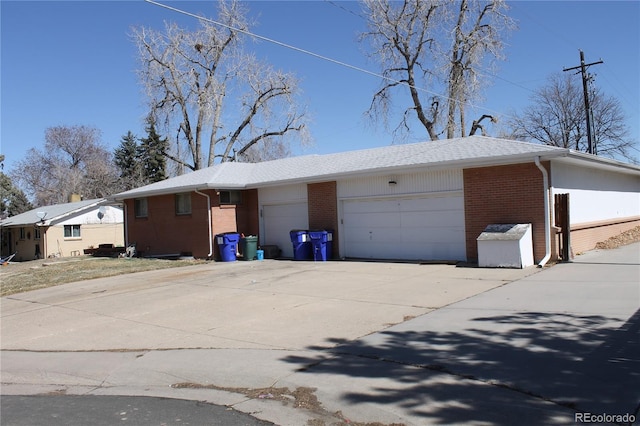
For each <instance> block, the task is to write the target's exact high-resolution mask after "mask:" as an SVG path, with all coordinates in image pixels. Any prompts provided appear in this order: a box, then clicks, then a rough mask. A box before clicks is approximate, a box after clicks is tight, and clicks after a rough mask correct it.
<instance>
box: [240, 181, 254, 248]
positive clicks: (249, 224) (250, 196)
mask: <svg viewBox="0 0 640 426" xmlns="http://www.w3.org/2000/svg"><path fill="white" fill-rule="evenodd" d="M236 223H237V224H238V232H240V233H242V234H244V235H256V236H257V235H258V234H259V224H258V190H257V189H249V190H246V191H242V204H240V205H238V206H236ZM259 243H260V242H259V241H258V244H259Z"/></svg>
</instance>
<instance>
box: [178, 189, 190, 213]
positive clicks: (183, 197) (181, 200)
mask: <svg viewBox="0 0 640 426" xmlns="http://www.w3.org/2000/svg"><path fill="white" fill-rule="evenodd" d="M176 214H177V215H183V214H191V193H190V192H185V193H182V194H176Z"/></svg>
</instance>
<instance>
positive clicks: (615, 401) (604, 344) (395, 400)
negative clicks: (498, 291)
mask: <svg viewBox="0 0 640 426" xmlns="http://www.w3.org/2000/svg"><path fill="white" fill-rule="evenodd" d="M434 314H437V313H434ZM444 315H446V313H444ZM446 320H447V318H446V317H444V318H439V321H437V323H436V322H434V323H431V322H430V314H427V315H425V316H422V317H419V318H416V319H414V320H411V321H408V322H405V323H403V324H400V325H398V326H395V327H392V328H390V329H388V330H386V331H383V332H380V333H376V334H373V335H370V336H366V337H364V338H362V339H359V340H355V341H344V340H341V339H329V342H328V343H331V344H333V345H334V347H333V348H332V349H329V350H327V349H326V345H323V346H314V347H309V348H308V349H309V350H312V351H314V352H315V353H316V355H312V356H309V357H299V356H289V357H287V358H285V360H286V361H287V362H290V363H294V364H297V365H299V368H298V371H301V372H305V373H308V374H315V375H325V374H326V375H344V376H347V377H350V378H359V379H366V380H364V381H359V380H354V381H353V385H354V386H358V384H362V383H366V384H367V386H365V387H362V388H360V389H351V388H349V389H348V390H345V391H344V393H343V394H342V396H341V397H342V398H343V400H344V401H345V402H347V403H372V404H390V405H397V406H400V407H403V409H405V410H408V412H409V413H410V414H411V415H412V416H415V417H418V418H421V419H424V422H425V423H428V424H452V423H464V422H470V421H481V422H486V423H488V424H515V423H518V424H551V423H557V422H558V418H557V415H558V413H562V414H563V415H564V419H561V422H566V423H573V422H574V413H582V412H589V413H594V414H603V413H607V414H626V413H629V414H635V415H636V417H637V416H638V413H637V410H638V402H639V401H640V387H639V386H638V383H640V338H639V335H638V334H639V331H640V310H639V311H637V312H636V313H635V314H634V315H633V316H632V317H630V318H629V319H628V320H627V321H626V322H624V323H623V321H621V320H620V319H619V318H618V319H616V318H608V317H605V316H600V315H581V314H575V313H545V312H519V313H513V314H505V315H496V316H481V317H475V318H472V319H469V320H465V321H464V324H459V323H458V324H456V326H455V329H456V330H458V331H445V330H448V329H451V327H446V326H445V325H443V324H447V323H446ZM438 324H440V325H438ZM438 328H441V329H438ZM442 328H444V329H442ZM525 413H528V414H526V415H529V416H530V418H522V417H518V416H523V415H525Z"/></svg>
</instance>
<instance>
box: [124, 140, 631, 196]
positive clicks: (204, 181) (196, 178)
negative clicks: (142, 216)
mask: <svg viewBox="0 0 640 426" xmlns="http://www.w3.org/2000/svg"><path fill="white" fill-rule="evenodd" d="M535 157H540V159H541V160H549V159H552V158H553V159H564V160H565V161H570V162H578V163H584V162H590V163H597V164H599V165H600V166H601V167H608V168H614V169H625V170H627V169H628V170H627V171H631V172H633V173H638V174H640V167H638V166H633V165H630V164H626V163H621V162H618V161H615V160H610V159H606V158H602V157H597V156H594V155H590V154H584V153H578V152H575V151H572V150H570V149H566V148H558V147H552V146H547V145H540V144H532V143H527V142H519V141H513V140H506V139H498V138H491V137H485V136H470V137H466V138H456V139H446V140H439V141H429V142H420V143H414V144H404V145H390V146H385V147H381V148H372V149H364V150H358V151H348V152H341V153H336V154H326V155H306V156H299V157H289V158H283V159H280V160H273V161H265V162H262V163H235V162H230V163H221V164H217V165H215V166H212V167H209V168H206V169H201V170H198V171H195V172H192V173H189V174H185V175H181V176H178V177H175V178H171V179H167V180H164V181H161V182H157V183H153V184H151V185H147V186H143V187H140V188H136V189H132V190H130V191H126V192H122V193H120V194H117V195H115V196H114V197H112V198H114V199H116V200H123V199H127V198H136V197H146V196H152V195H162V194H172V193H177V192H188V191H193V190H196V189H229V190H230V189H249V188H259V187H265V186H273V185H282V184H287V183H298V182H314V181H316V182H318V181H324V180H328V179H336V178H340V177H348V176H366V175H371V174H375V173H380V172H385V171H386V172H389V173H393V172H398V171H399V170H411V169H418V168H421V169H424V168H429V169H442V168H472V167H484V166H492V165H505V164H517V163H523V162H532V161H533V160H534V158H535Z"/></svg>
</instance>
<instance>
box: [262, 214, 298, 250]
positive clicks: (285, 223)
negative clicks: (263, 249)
mask: <svg viewBox="0 0 640 426" xmlns="http://www.w3.org/2000/svg"><path fill="white" fill-rule="evenodd" d="M262 218H263V221H264V222H263V223H264V242H263V243H262V244H265V245H270V244H274V245H277V246H278V247H280V249H281V250H282V256H285V257H293V246H292V244H291V238H290V237H289V231H291V230H292V229H308V228H309V213H308V209H307V203H295V204H274V205H266V206H263V207H262Z"/></svg>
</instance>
